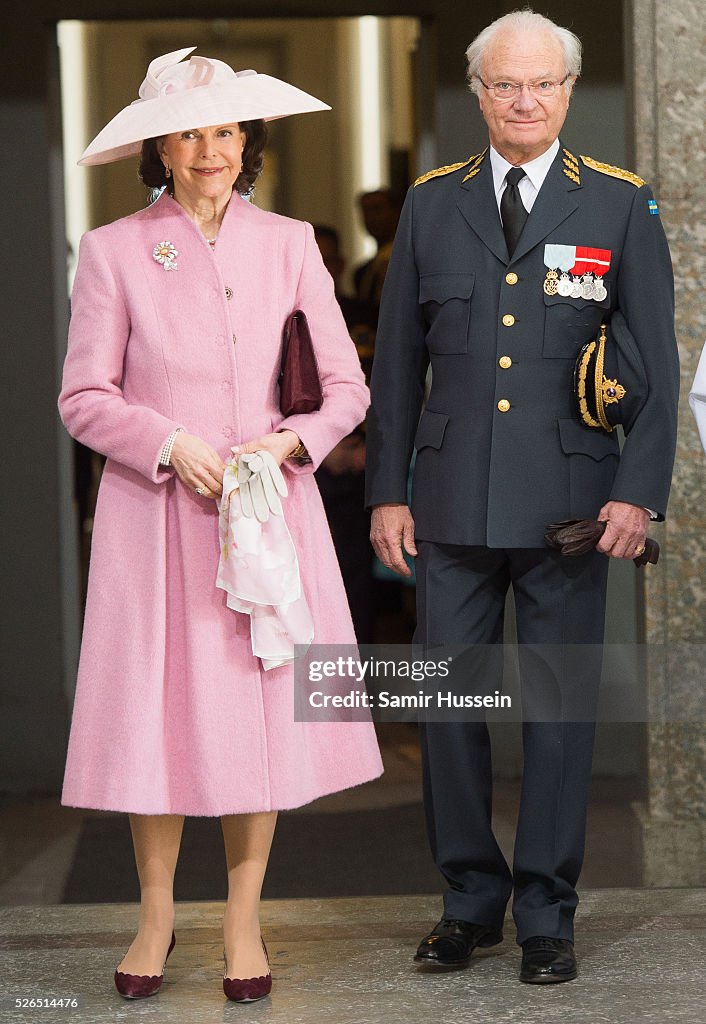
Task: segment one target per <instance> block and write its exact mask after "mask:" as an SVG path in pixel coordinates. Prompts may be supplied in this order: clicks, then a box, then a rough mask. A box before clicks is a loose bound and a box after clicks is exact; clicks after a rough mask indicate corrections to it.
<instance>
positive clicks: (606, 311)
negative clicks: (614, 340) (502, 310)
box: [542, 285, 610, 359]
mask: <svg viewBox="0 0 706 1024" xmlns="http://www.w3.org/2000/svg"><path fill="white" fill-rule="evenodd" d="M606 292H607V294H606V297H605V298H604V299H602V300H601V301H600V302H598V301H597V300H596V299H572V298H570V297H568V296H564V295H547V294H546V293H545V295H544V307H545V312H544V346H543V350H542V354H543V355H544V356H545V357H548V358H549V359H575V358H576V356H577V355H578V352H579V349H580V348H581V346H582V345H583V344H585V342H587V341H590V340H591V338H592V337H594V336H595V335H596V334H597V333H598V329H599V327H600V326H601V324H602V323H604V322H605V318H606V317H607V316H609V315H610V287H609V286H608V285H606Z"/></svg>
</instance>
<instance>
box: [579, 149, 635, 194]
mask: <svg viewBox="0 0 706 1024" xmlns="http://www.w3.org/2000/svg"><path fill="white" fill-rule="evenodd" d="M581 160H582V162H583V163H584V164H585V165H586V167H591V168H592V169H593V170H594V171H599V172H600V173H601V174H609V175H610V176H611V178H622V180H623V181H629V182H630V184H631V185H634V186H635V188H642V186H643V185H644V184H645V182H644V181H643V180H642V178H640V177H638V175H637V174H633V173H632V171H624V170H623V168H622V167H613V165H612V164H602V163H601V162H600V161H599V160H594V159H593V157H591V156H584V155H583V154H581Z"/></svg>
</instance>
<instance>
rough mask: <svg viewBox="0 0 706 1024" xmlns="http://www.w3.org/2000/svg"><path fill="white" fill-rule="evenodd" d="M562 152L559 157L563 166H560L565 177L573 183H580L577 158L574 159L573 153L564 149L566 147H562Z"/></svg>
mask: <svg viewBox="0 0 706 1024" xmlns="http://www.w3.org/2000/svg"><path fill="white" fill-rule="evenodd" d="M562 153H563V154H564V155H563V157H562V158H561V159H562V163H563V164H564V166H563V167H562V171H563V172H564V174H565V175H566V177H567V178H569V179H570V180H571V181H573V183H574V184H575V185H580V184H581V171H580V169H579V162H578V160H577V159H576V157H575V156H574V154H573V153H571V152H570V151H569V150H568V149H566V147H564V148H563V149H562Z"/></svg>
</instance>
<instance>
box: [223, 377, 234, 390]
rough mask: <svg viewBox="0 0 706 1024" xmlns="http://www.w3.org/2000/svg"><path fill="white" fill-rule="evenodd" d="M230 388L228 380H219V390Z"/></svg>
mask: <svg viewBox="0 0 706 1024" xmlns="http://www.w3.org/2000/svg"><path fill="white" fill-rule="evenodd" d="M231 388H232V385H231V383H230V381H229V380H222V381H221V391H230V390H231Z"/></svg>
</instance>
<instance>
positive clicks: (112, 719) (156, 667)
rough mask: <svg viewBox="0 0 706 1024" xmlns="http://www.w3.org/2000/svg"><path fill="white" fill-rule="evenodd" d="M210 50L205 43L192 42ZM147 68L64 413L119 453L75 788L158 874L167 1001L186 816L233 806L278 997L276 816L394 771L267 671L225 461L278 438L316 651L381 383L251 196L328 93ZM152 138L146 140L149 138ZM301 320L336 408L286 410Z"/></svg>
mask: <svg viewBox="0 0 706 1024" xmlns="http://www.w3.org/2000/svg"><path fill="white" fill-rule="evenodd" d="M191 49H193V48H191ZM191 49H188V50H182V51H178V52H177V53H174V54H167V55H165V56H164V57H161V58H158V59H157V60H156V61H153V62H152V64H151V65H150V67H149V70H148V74H147V77H146V79H145V81H144V82H143V85H142V87H141V89H140V100H138V101H136V102H135V103H133V104H132V105H131V106H129V107H127V108H125V110H123V111H121V113H120V114H118V115H117V117H116V118H114V119H113V121H111V122H110V124H109V125H108V126H107V127H106V128H105V129H103V131H102V132H101V133H100V135H99V136H98V137H97V138H96V139H95V140H94V142H93V143H92V144H91V146H89V148H88V149H87V150H86V153H85V154H84V156H83V158H82V161H81V162H82V163H88V164H93V163H107V162H109V161H111V160H117V159H121V158H123V157H125V156H131V155H133V154H137V153H139V152H141V153H142V162H141V171H142V176H143V180H144V181H145V183H146V184H147V185H149V186H152V187H154V186H159V185H164V186H166V187H165V188H164V191H163V192H162V194H161V195H160V196H159V198H158V199H157V200H156V201H155V202H154V203H153V204H152V205H151V206H149V207H148V208H147V209H144V210H141V211H140V212H139V213H135V214H133V215H132V216H129V217H125V218H123V219H121V220H118V221H116V222H115V223H113V224H108V225H106V226H105V227H101V228H98V229H97V230H95V231H90V232H88V233H87V234H86V235H85V236H84V238H83V240H82V242H81V249H80V255H79V265H78V270H77V274H76V280H75V286H74V291H73V298H72V318H71V328H70V334H69V346H68V353H67V357H66V363H65V368H64V379H63V387H62V391H61V395H60V398H59V408H60V412H61V416H62V419H63V421H64V423H65V425H66V427H67V429H68V431H69V432H70V433H71V434H72V436H73V437H75V438H77V439H79V440H80V441H81V442H83V443H84V444H85V445H88V446H89V447H91V448H93V449H95V450H96V451H98V452H101V453H103V454H104V455H106V456H107V462H106V465H105V470H104V473H103V478H102V481H101V486H100V492H99V496H98V503H97V508H96V515H95V525H94V531H93V546H92V558H91V570H90V578H89V589H88V598H87V605H86V617H85V626H84V635H83V643H82V649H81V660H80V667H79V676H78V685H77V692H76V700H75V705H74V712H73V721H72V727H71V737H70V743H69V751H68V758H67V766H66V776H65V780H64V790H63V797H62V799H63V803H64V804H68V805H71V806H79V807H92V808H100V809H106V810H113V811H126V812H128V813H129V815H130V824H131V829H132V835H133V842H134V848H135V857H136V862H137V868H138V874H139V879H140V887H141V906H140V920H139V929H138V933H137V937H136V938H135V940H134V941H133V943H132V945H131V946H130V948H129V950H128V952H127V954H126V956H125V957H124V959H123V960H122V962H121V964H120V965H119V968H118V971H116V975H115V982H116V985H117V987H118V990H119V991H120V993H121V994H122V995H124V996H128V997H133V998H135V997H140V996H146V995H152V994H153V993H154V992H156V991H157V990H158V989H159V987H160V985H161V982H162V976H163V969H164V963H165V961H166V957H167V955H168V951H171V948H172V947H173V944H174V937H173V925H174V904H173V893H172V889H173V878H174V869H175V865H176V860H177V855H178V851H179V843H180V839H181V830H182V825H183V819H184V815H218V816H220V818H221V821H222V828H223V835H224V840H225V849H226V859H227V867H228V901H227V904H226V908H225V917H224V939H225V957H226V972H225V977H224V990H225V992H226V995H228V997H229V998H231V999H234V1000H236V1001H248V1000H251V999H255V998H261V997H262V996H263V995H266V994H267V993H268V992H269V990H270V986H271V976H270V973H269V968H268V963H267V959H266V951H265V950H264V944H263V943H262V940H261V936H260V924H259V917H258V911H259V900H260V891H261V887H262V880H263V876H264V871H265V867H266V864H267V858H268V854H269V849H270V843H271V840H272V835H273V831H274V826H275V819H276V813H277V810H279V809H284V808H291V807H298V806H300V805H302V804H305V803H307V802H309V801H311V800H314V799H316V798H317V797H319V796H322V795H323V794H326V793H331V792H334V791H336V790H341V789H345V788H347V787H349V786H355V785H358V784H360V783H362V782H365V781H367V780H370V779H372V778H375V777H376V776H378V775H379V774H380V772H381V770H382V766H381V762H380V757H379V752H378V748H377V743H376V740H375V734H374V729H373V726H372V724H371V723H370V722H357V723H352V722H351V723H343V722H331V723H320V722H318V723H315V722H309V723H307V722H295V721H294V713H293V703H294V702H293V682H292V680H293V672H292V667H291V665H289V666H285V667H281V668H275V669H271V670H270V671H267V672H265V671H264V670H263V666H262V663H261V662H260V660H259V659H258V658H256V657H255V656H254V655H253V652H252V647H251V643H250V624H249V619H248V616H247V615H245V614H242V613H240V612H235V611H232V610H231V609H229V608H228V607H227V606H226V600H225V598H226V595H225V594H224V593H223V591H221V590H218V589H217V588H216V586H215V579H216V570H217V566H218V559H219V537H218V498H219V496H220V494H221V489H222V482H223V472H224V468H225V460H226V459H228V458H230V457H231V452H232V451H233V450H234V449H235V450H237V451H239V452H240V453H244V452H254V451H256V450H260V449H266V450H267V451H269V452H270V453H271V454H272V455H273V456H274V458H275V459H276V461H277V463H279V464H280V465H281V467H282V471H283V473H284V476H285V479H286V482H287V486H288V489H289V496H288V498H287V499H286V502H285V506H286V507H285V515H286V522H287V526H288V527H289V531H290V533H291V536H292V538H293V541H294V546H295V549H296V552H297V556H298V560H299V566H300V571H301V581H302V590H303V594H304V596H305V598H306V601H307V603H308V606H309V609H310V611H311V615H312V617H313V621H314V641H315V642H316V643H317V644H320V643H324V644H325V643H331V644H342V643H343V644H345V643H353V642H354V633H353V629H352V625H351V621H350V615H349V612H348V607H347V604H346V598H345V592H344V589H343V585H342V583H341V577H340V573H339V569H338V565H337V563H336V559H335V555H334V550H333V546H332V543H331V538H330V534H329V531H328V527H327V525H326V519H325V515H324V512H323V508H322V504H321V500H320V498H319V494H318V491H317V488H316V484H315V481H314V477H313V475H312V474H313V471H314V470H315V469H316V467H317V466H318V465H319V463H320V461H321V459H322V458H323V457H324V456H325V455H326V454H327V453H328V452H329V451H330V450H331V449H332V448H333V447H334V445H335V444H337V442H338V441H339V440H340V439H341V438H342V437H344V436H346V434H348V433H349V432H350V431H351V430H352V429H353V427H355V425H356V424H357V423H359V422H360V421H361V419H362V418H363V416H364V413H365V410H366V407H367V404H368V392H367V389H366V387H365V383H364V378H363V374H362V372H361V370H360V366H359V364H358V360H357V356H356V352H355V348H354V346H353V343H352V342H351V340H350V339H349V337H348V334H347V331H346V328H345V325H344V322H343V319H342V317H341V314H340V311H339V307H338V304H337V302H336V299H335V297H334V290H333V284H332V281H331V279H330V277H329V276H328V274H327V272H326V271H325V269H324V267H323V264H322V261H321V258H320V255H319V251H318V248H317V246H316V243H315V241H314V235H313V232H312V229H311V227H310V226H309V225H308V224H304V223H302V222H299V221H294V220H289V219H287V218H285V217H280V216H276V215H275V214H272V213H265V212H263V211H261V210H258V209H257V208H256V207H255V206H253V205H252V204H251V203H250V202H248V201H246V199H245V198H244V195H245V194H247V193H249V192H250V190H251V188H252V184H253V182H254V180H255V178H256V177H257V174H258V173H259V171H260V169H261V166H262V149H263V146H264V140H265V128H264V121H263V119H268V118H270V117H274V116H284V115H286V114H291V113H298V112H304V111H307V110H317V109H325V105H324V104H322V103H320V102H319V101H318V100H315V99H314V98H313V97H311V96H308V95H307V94H305V93H302V92H300V91H299V90H298V89H295V88H293V87H292V86H289V85H286V84H285V83H283V82H279V81H278V80H277V79H272V78H269V77H268V76H266V75H257V74H255V73H254V72H241V73H239V74H237V75H236V74H235V73H234V72H233V71H232V69H231V68H229V67H228V66H227V65H225V64H223V63H222V62H220V61H216V60H209V59H206V58H200V57H192V58H191V59H190V60H189V61H183V58H184V57H186V56H187V55H188V54H190V53H191ZM145 140H146V141H145ZM296 308H302V309H303V310H304V311H305V312H306V315H307V318H308V320H309V325H310V328H311V333H312V337H313V341H314V345H315V349H316V353H317V359H318V364H319V372H320V376H321V382H322V386H323V394H324V401H323V405H322V407H321V409H320V410H319V411H318V412H314V413H310V414H307V415H296V416H290V417H287V418H284V417H283V416H282V414H281V413H280V411H279V405H278V371H279V365H280V346H281V335H282V326H283V324H284V321H285V318H286V317H287V316H288V314H290V313H291V312H292V311H293V310H294V309H296Z"/></svg>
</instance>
